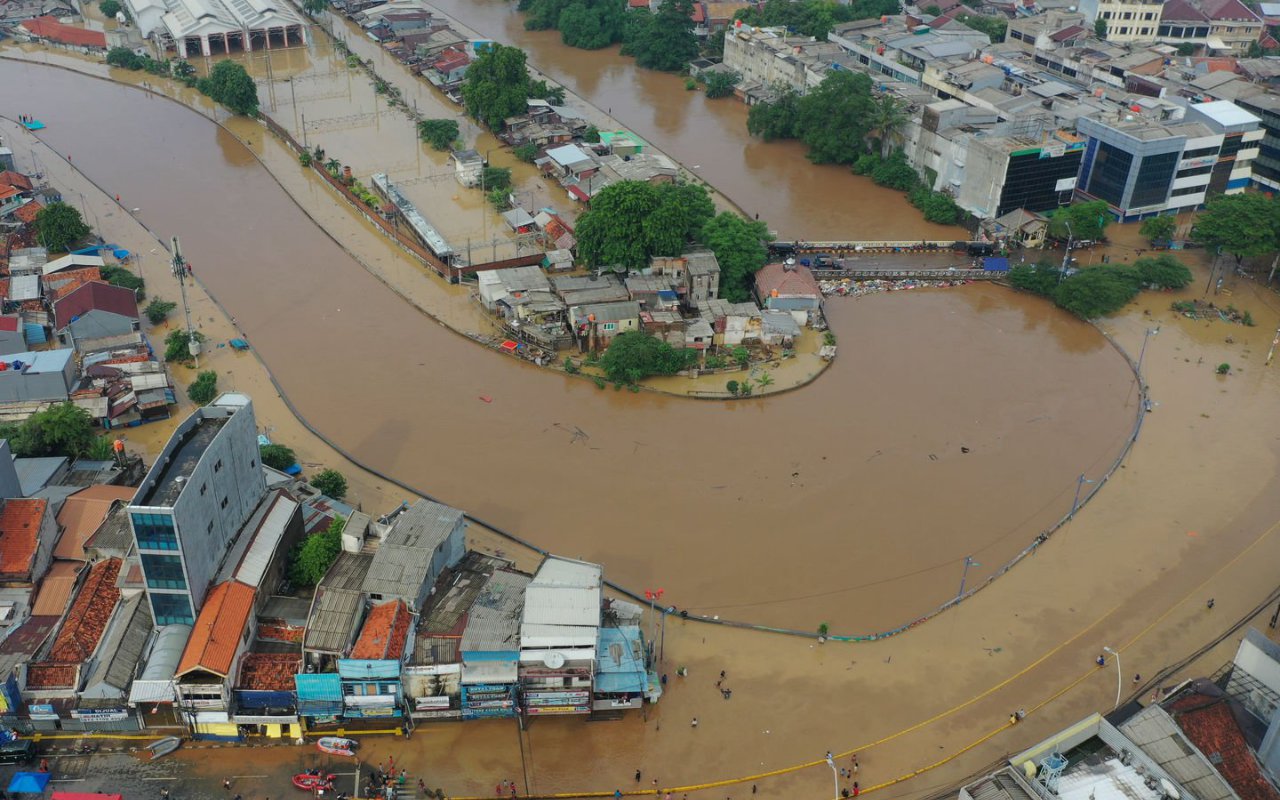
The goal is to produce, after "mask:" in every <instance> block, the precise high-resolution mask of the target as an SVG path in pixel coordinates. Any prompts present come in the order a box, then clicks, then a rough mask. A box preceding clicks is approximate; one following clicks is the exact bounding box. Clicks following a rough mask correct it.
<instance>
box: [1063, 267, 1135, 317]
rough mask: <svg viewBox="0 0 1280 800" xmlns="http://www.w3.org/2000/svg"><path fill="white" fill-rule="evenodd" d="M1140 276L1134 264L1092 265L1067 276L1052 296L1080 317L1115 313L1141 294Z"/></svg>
mask: <svg viewBox="0 0 1280 800" xmlns="http://www.w3.org/2000/svg"><path fill="white" fill-rule="evenodd" d="M1139 283H1140V279H1139V277H1138V272H1137V270H1135V269H1133V268H1132V267H1121V266H1114V265H1109V264H1108V265H1103V266H1097V267H1089V268H1086V269H1082V270H1080V271H1079V272H1076V273H1075V274H1074V275H1070V276H1068V277H1067V278H1065V279H1064V280H1063V281H1062V282H1061V283H1059V284H1058V287H1057V288H1056V289H1055V290H1054V293H1053V300H1054V302H1055V303H1057V304H1058V305H1059V306H1061V307H1062V308H1064V309H1066V310H1067V311H1070V312H1071V313H1072V314H1075V315H1076V316H1077V317H1080V318H1081V319H1094V318H1095V317H1103V316H1106V315H1108V314H1114V313H1115V312H1117V311H1119V310H1120V309H1121V308H1124V306H1125V304H1127V303H1128V302H1129V301H1130V300H1132V299H1133V298H1134V296H1135V295H1137V294H1138V288H1139Z"/></svg>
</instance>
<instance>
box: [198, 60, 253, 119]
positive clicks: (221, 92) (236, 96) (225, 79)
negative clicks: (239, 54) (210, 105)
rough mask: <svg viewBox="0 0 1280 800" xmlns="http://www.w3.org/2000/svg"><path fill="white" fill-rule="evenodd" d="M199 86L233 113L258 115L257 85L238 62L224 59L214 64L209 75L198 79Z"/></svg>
mask: <svg viewBox="0 0 1280 800" xmlns="http://www.w3.org/2000/svg"><path fill="white" fill-rule="evenodd" d="M199 88H200V91H201V92H203V93H204V94H206V95H208V96H209V97H211V98H212V99H213V100H215V101H216V102H219V103H221V104H222V105H224V106H226V107H227V108H228V109H229V110H230V111H231V112H232V113H234V114H242V115H244V116H246V117H256V116H257V115H258V86H257V84H255V83H254V82H253V78H251V77H250V76H249V73H248V72H246V71H245V68H244V65H242V64H240V63H238V62H235V61H231V60H230V59H224V60H222V61H219V62H218V63H217V64H214V65H213V69H212V70H210V71H209V77H207V78H204V79H202V80H201V81H200V83H199Z"/></svg>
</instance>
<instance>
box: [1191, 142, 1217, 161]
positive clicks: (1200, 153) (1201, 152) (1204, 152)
mask: <svg viewBox="0 0 1280 800" xmlns="http://www.w3.org/2000/svg"><path fill="white" fill-rule="evenodd" d="M1218 149H1219V148H1218V146H1217V145H1215V146H1213V147H1200V148H1197V149H1195V150H1183V151H1182V160H1183V161H1186V160H1188V159H1192V158H1204V157H1205V156H1216V155H1217V154H1218Z"/></svg>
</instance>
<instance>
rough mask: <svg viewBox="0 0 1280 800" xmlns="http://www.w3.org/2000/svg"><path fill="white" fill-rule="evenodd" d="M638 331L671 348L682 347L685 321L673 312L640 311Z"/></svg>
mask: <svg viewBox="0 0 1280 800" xmlns="http://www.w3.org/2000/svg"><path fill="white" fill-rule="evenodd" d="M640 330H642V331H644V332H645V333H647V334H649V335H650V336H653V337H654V338H656V339H661V340H662V341H664V342H666V343H667V344H669V345H671V346H672V347H684V330H685V320H684V317H682V316H680V314H678V313H677V312H675V311H641V312H640Z"/></svg>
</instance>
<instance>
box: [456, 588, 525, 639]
mask: <svg viewBox="0 0 1280 800" xmlns="http://www.w3.org/2000/svg"><path fill="white" fill-rule="evenodd" d="M531 580H532V578H531V577H530V576H528V575H521V574H520V573H518V572H507V571H505V570H500V571H497V572H494V573H493V575H492V576H490V578H489V580H488V582H487V583H486V584H485V587H484V589H483V590H481V592H480V594H479V596H477V597H476V599H475V602H474V603H473V604H472V606H471V611H470V612H469V613H468V614H467V627H466V628H465V629H464V630H463V632H462V644H461V649H462V650H463V652H468V651H471V652H475V651H495V650H518V649H519V648H520V618H521V611H522V610H523V609H524V593H525V589H526V588H527V587H528V585H529V582H530V581H531Z"/></svg>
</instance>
